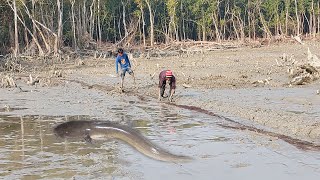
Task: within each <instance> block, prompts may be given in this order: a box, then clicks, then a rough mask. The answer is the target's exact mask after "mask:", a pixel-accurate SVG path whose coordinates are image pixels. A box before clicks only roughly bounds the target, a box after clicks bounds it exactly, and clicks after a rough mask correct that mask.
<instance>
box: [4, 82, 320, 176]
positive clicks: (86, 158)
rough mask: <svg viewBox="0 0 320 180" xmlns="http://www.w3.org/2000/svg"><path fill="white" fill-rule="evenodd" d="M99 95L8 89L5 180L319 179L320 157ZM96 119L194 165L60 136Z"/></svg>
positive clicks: (166, 108)
mask: <svg viewBox="0 0 320 180" xmlns="http://www.w3.org/2000/svg"><path fill="white" fill-rule="evenodd" d="M95 88H99V89H101V88H102V89H104V88H103V87H102V86H101V87H100V86H99V87H95V86H93V87H92V88H83V87H82V86H78V85H76V84H72V85H68V84H67V85H66V87H57V88H48V89H46V88H43V89H40V90H38V91H32V92H27V93H20V92H16V91H6V90H1V89H0V99H1V100H0V108H3V109H2V110H0V179H71V178H74V179H205V180H206V179H266V180H270V179H297V180H298V179H299V180H300V179H308V180H313V179H314V180H315V179H318V178H319V175H320V154H319V151H316V150H308V151H306V150H302V149H299V148H297V146H294V145H292V144H290V143H287V142H286V141H284V140H282V139H280V138H277V136H272V134H268V133H255V132H253V131H251V130H250V129H247V130H245V129H241V128H238V129H237V128H232V127H235V126H232V127H224V126H221V124H226V125H230V122H228V121H226V118H229V119H230V120H231V121H235V122H239V121H238V119H234V118H230V117H224V116H219V115H217V116H215V115H214V113H210V112H208V113H207V112H205V111H202V110H201V109H200V110H199V109H198V110H195V109H192V108H191V109H190V108H189V109H188V107H179V106H172V105H168V104H165V103H159V102H157V100H155V99H154V98H152V97H145V98H144V99H141V98H139V97H136V96H128V95H126V94H125V95H119V94H113V95H109V94H106V93H105V92H104V91H101V90H98V91H95V90H94V89H95ZM24 89H28V87H24ZM228 95H229V94H228ZM8 107H10V108H8ZM95 119H96V120H111V121H116V122H120V123H123V124H126V125H129V126H131V127H132V128H136V129H138V130H139V131H141V133H142V134H143V135H145V136H146V137H147V138H149V139H150V140H152V141H153V142H154V143H156V144H158V145H159V146H161V147H162V148H164V149H167V150H169V151H170V152H172V153H175V154H182V155H188V156H191V157H193V158H194V161H192V162H190V163H185V164H174V163H164V162H159V161H156V160H153V159H149V158H147V157H145V156H144V155H142V154H140V153H139V152H137V151H136V150H134V149H132V148H130V147H129V146H127V145H126V144H123V143H121V142H117V141H113V140H111V141H110V140H106V141H102V142H101V141H99V142H94V143H93V144H88V143H85V141H84V140H72V141H65V140H63V139H59V138H57V137H56V136H55V135H54V134H53V132H52V129H53V127H55V126H56V125H57V124H59V123H62V122H65V121H67V120H95ZM226 122H227V123H226ZM235 124H237V123H235ZM231 125H232V124H231ZM244 127H246V126H244ZM239 129H240V130H239ZM307 149H308V148H307Z"/></svg>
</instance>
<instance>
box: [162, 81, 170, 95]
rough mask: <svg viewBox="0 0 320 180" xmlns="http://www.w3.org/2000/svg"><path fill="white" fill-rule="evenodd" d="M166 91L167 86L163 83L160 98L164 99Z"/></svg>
mask: <svg viewBox="0 0 320 180" xmlns="http://www.w3.org/2000/svg"><path fill="white" fill-rule="evenodd" d="M165 90H166V84H165V83H163V84H162V86H161V89H160V96H161V97H163V95H164V91H165ZM170 93H171V89H170V91H169V94H170Z"/></svg>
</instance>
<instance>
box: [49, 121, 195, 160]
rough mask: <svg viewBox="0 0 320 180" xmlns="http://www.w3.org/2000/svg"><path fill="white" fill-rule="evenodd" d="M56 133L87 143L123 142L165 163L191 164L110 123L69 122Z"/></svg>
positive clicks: (138, 134)
mask: <svg viewBox="0 0 320 180" xmlns="http://www.w3.org/2000/svg"><path fill="white" fill-rule="evenodd" d="M54 133H55V134H56V135H57V136H58V137H61V138H79V137H80V138H84V139H85V140H86V141H87V142H91V141H92V140H101V139H117V140H121V141H123V142H125V143H127V144H129V145H131V146H132V147H134V148H135V149H136V150H138V151H139V152H140V153H142V154H144V155H146V156H148V157H150V158H153V159H156V160H159V161H165V162H176V163H181V162H189V161H190V160H192V158H191V157H188V156H182V155H175V154H172V153H170V152H168V151H166V150H164V149H162V148H160V147H159V146H157V145H155V144H154V143H152V142H151V141H150V140H148V139H147V138H145V137H144V136H143V135H141V134H140V133H139V132H138V131H137V130H135V129H132V128H130V127H129V126H125V125H121V124H117V123H114V122H109V121H68V122H65V123H62V124H59V125H58V126H56V127H55V128H54Z"/></svg>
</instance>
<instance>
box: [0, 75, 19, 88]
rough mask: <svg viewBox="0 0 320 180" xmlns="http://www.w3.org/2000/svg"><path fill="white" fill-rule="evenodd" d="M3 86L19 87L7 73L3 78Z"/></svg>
mask: <svg viewBox="0 0 320 180" xmlns="http://www.w3.org/2000/svg"><path fill="white" fill-rule="evenodd" d="M1 87H2V88H13V87H17V84H16V83H15V81H14V80H13V78H12V77H11V76H9V75H6V76H5V77H4V78H2V79H1Z"/></svg>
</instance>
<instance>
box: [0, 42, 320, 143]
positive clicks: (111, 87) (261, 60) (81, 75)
mask: <svg viewBox="0 0 320 180" xmlns="http://www.w3.org/2000/svg"><path fill="white" fill-rule="evenodd" d="M319 44H320V43H318V42H308V43H306V45H305V46H302V45H299V44H294V43H292V44H283V45H275V46H268V47H262V48H250V47H243V48H239V49H229V50H221V51H214V52H208V53H205V54H195V55H192V56H189V57H181V56H175V57H158V58H151V59H144V58H135V60H134V62H135V63H134V70H135V73H136V76H137V83H136V84H133V82H132V79H131V77H130V76H127V77H126V79H125V82H126V84H125V90H126V93H124V94H121V93H119V91H118V87H119V85H118V83H119V79H118V78H117V77H115V69H114V60H113V59H90V58H87V59H84V65H82V66H81V65H80V66H79V65H68V66H65V67H64V66H63V65H58V66H56V67H55V69H58V70H59V71H61V72H62V74H63V75H62V76H63V77H60V78H59V77H53V78H50V83H51V86H50V85H49V86H47V84H48V83H43V84H41V85H38V86H36V87H35V86H28V85H26V82H27V77H28V74H29V73H25V74H20V75H19V74H18V75H16V77H19V76H20V78H16V81H17V84H18V86H19V87H21V88H22V90H27V91H30V92H32V91H42V89H46V90H48V91H49V92H50V89H51V88H54V89H56V91H59V87H60V86H65V84H67V83H78V84H79V83H80V84H82V85H83V86H82V87H81V88H78V89H79V91H81V89H86V91H87V92H88V93H89V92H90V89H95V90H98V91H101V92H103V93H107V94H108V95H111V96H113V97H115V98H118V97H123V96H136V97H137V98H138V99H139V98H140V99H143V98H156V97H157V76H158V73H159V72H160V71H161V70H162V69H172V70H173V72H174V74H175V75H176V77H177V80H178V88H177V92H176V96H175V99H174V103H175V104H177V105H182V106H183V105H188V106H194V107H199V108H202V109H204V110H206V111H209V112H213V113H215V114H218V115H221V116H226V117H232V119H233V120H235V121H242V122H244V123H247V124H250V125H252V126H257V127H259V128H265V129H267V130H268V131H270V132H273V133H278V134H281V135H285V136H289V137H292V138H294V139H299V140H302V141H308V142H310V143H313V144H316V145H320V140H319V139H320V118H319V117H320V112H319V111H318V110H317V109H319V108H318V107H320V96H319V95H317V93H316V91H317V89H319V88H320V87H319V81H314V82H312V83H311V84H307V85H303V86H289V85H288V82H289V81H290V79H289V75H288V73H287V70H288V66H286V65H285V64H286V62H284V61H282V60H281V56H282V55H283V53H286V54H288V55H290V56H292V57H294V58H295V60H296V61H301V62H303V61H305V59H306V49H307V47H309V48H310V50H311V51H313V52H318V50H319V48H318V47H319ZM276 59H277V61H276ZM278 63H282V64H284V65H283V66H278V65H277V64H278ZM49 68H50V67H49ZM49 73H51V74H52V72H49V71H47V72H36V71H35V72H31V74H33V75H34V76H39V77H48V76H49V75H50V74H49ZM264 79H269V82H268V83H264V84H256V83H254V82H256V81H258V80H264ZM46 82H47V81H46ZM186 87H188V88H186ZM6 91H16V93H17V94H21V93H26V92H23V91H21V89H20V90H19V89H1V94H2V95H4V96H5V93H6ZM19 96H20V95H19ZM15 98H18V96H16V97H13V98H12V103H10V102H9V103H8V102H6V103H7V104H8V105H9V104H11V105H10V107H11V108H15V106H16V105H15V104H14V102H15ZM35 98H45V95H39V97H38V96H37V97H35ZM78 98H79V99H80V100H81V98H83V97H78ZM31 99H32V98H31ZM34 101H35V102H34V104H33V105H30V104H29V106H31V107H26V108H29V109H37V108H39V107H40V106H38V105H37V103H41V102H37V99H35V100H34ZM53 101H54V99H53ZM101 101H103V98H102V99H101ZM1 104H2V106H5V105H7V104H5V103H1ZM68 108H73V107H72V106H69V107H68Z"/></svg>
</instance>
